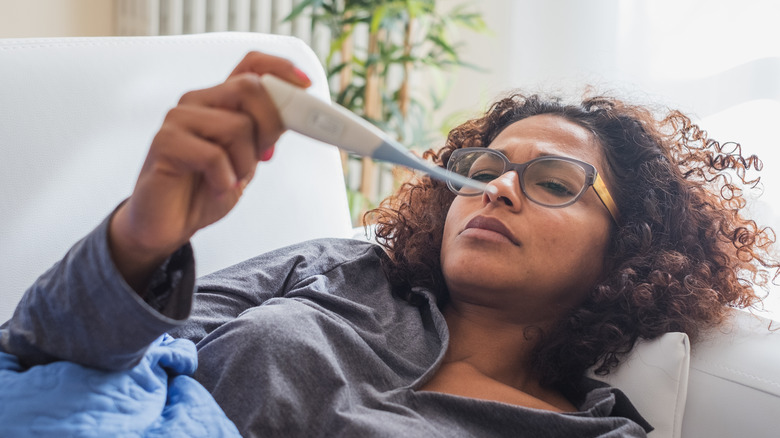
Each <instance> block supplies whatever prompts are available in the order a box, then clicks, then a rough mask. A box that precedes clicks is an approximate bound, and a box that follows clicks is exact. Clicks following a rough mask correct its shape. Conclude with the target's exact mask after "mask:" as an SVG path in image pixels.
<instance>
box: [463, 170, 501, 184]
mask: <svg viewBox="0 0 780 438" xmlns="http://www.w3.org/2000/svg"><path fill="white" fill-rule="evenodd" d="M468 177H469V178H471V179H473V180H477V181H482V182H490V181H493V180H494V179H496V178H498V177H499V174H498V172H496V171H495V170H493V169H481V170H479V169H477V170H473V171H471V172H469V175H468Z"/></svg>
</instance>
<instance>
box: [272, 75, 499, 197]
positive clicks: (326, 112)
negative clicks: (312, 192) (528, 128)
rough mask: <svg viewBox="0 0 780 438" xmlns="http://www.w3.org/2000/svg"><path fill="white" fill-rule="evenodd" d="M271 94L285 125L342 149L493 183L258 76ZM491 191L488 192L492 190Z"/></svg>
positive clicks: (454, 178) (446, 177)
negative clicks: (450, 167)
mask: <svg viewBox="0 0 780 438" xmlns="http://www.w3.org/2000/svg"><path fill="white" fill-rule="evenodd" d="M260 81H261V82H262V83H263V86H264V87H265V89H266V90H267V91H268V94H270V95H271V100H273V102H274V104H275V105H276V109H277V110H278V111H279V115H280V117H281V118H282V123H283V124H284V127H285V128H287V129H290V130H292V131H295V132H297V133H299V134H303V135H305V136H307V137H311V138H313V139H316V140H320V141H322V142H325V143H328V144H332V145H334V146H337V147H339V148H341V149H343V150H345V151H349V152H353V153H355V154H358V155H361V156H364V157H371V158H374V159H376V160H381V161H387V162H390V163H394V164H400V165H402V166H406V167H409V168H412V169H416V170H420V171H422V172H425V173H427V174H429V175H431V176H432V177H434V178H437V179H440V180H442V181H445V182H446V181H451V182H452V183H453V184H456V185H458V186H466V187H470V188H472V189H475V190H479V191H482V192H484V191H485V190H489V189H488V187H491V189H492V190H495V188H493V187H492V186H488V185H487V184H485V183H481V182H479V181H475V180H473V179H469V178H466V177H464V176H461V175H458V174H457V173H453V172H450V171H448V170H446V169H443V168H441V167H438V166H434V165H431V164H428V163H427V162H425V161H424V160H422V159H421V158H419V157H417V156H416V155H414V154H412V153H411V152H409V150H408V149H406V148H405V147H403V146H402V145H401V144H400V143H398V142H397V141H395V140H393V139H392V138H391V137H390V136H389V135H387V134H386V133H384V132H383V131H382V130H380V129H379V128H377V127H376V126H374V125H372V124H371V123H369V122H367V121H366V120H363V119H362V118H360V117H358V116H357V115H355V114H354V113H352V112H351V111H349V110H348V109H346V108H344V107H342V106H341V105H338V104H335V103H334V104H331V103H329V102H325V101H323V100H320V99H318V98H316V97H314V96H313V95H311V94H309V93H307V92H306V91H304V90H303V89H302V88H299V87H296V86H294V85H291V84H289V83H287V82H285V81H283V80H281V79H279V78H277V77H276V76H273V75H270V74H266V75H263V76H261V77H260ZM492 190H491V192H492Z"/></svg>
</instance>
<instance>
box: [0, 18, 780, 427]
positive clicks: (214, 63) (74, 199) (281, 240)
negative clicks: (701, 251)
mask: <svg viewBox="0 0 780 438" xmlns="http://www.w3.org/2000/svg"><path fill="white" fill-rule="evenodd" d="M253 49H256V50H262V51H266V52H269V53H274V54H278V55H282V56H286V57H288V58H290V59H292V60H293V61H294V62H295V63H296V64H298V65H299V66H300V67H301V68H302V69H303V70H304V71H305V72H306V73H307V74H308V75H309V77H311V78H312V79H313V81H314V86H313V87H312V90H311V92H313V93H315V94H317V95H318V96H320V97H321V98H323V99H327V98H328V90H327V84H326V80H325V75H324V72H323V70H322V68H321V67H320V64H319V62H318V61H317V59H316V57H315V55H314V54H313V53H312V51H311V50H309V48H308V47H306V46H305V45H304V44H303V43H302V42H301V41H299V40H296V39H293V38H289V37H281V36H272V35H261V34H241V33H227V34H206V35H195V36H177V37H132V38H70V39H68V38H62V39H29V40H28V39H17V40H0V103H1V105H2V106H0V148H2V151H1V152H0V186H2V191H0V279H2V285H3V286H2V290H0V321H5V320H6V319H7V318H8V317H10V316H11V312H12V311H13V307H14V306H15V304H16V302H17V301H18V300H19V298H20V296H21V294H22V293H23V291H24V289H25V288H26V287H27V286H28V285H29V284H30V283H31V282H32V281H33V280H34V279H35V278H36V277H37V275H38V274H40V273H41V272H43V271H44V270H45V269H47V268H48V267H49V266H50V265H51V264H52V263H53V262H54V261H56V260H57V259H59V258H60V257H61V256H62V255H63V254H64V253H65V251H66V250H67V249H68V247H69V246H70V245H71V244H72V243H73V242H75V241H76V240H77V239H78V238H79V237H80V236H82V235H83V234H85V233H86V232H88V231H89V230H90V229H91V228H92V227H94V226H95V225H96V224H97V223H98V222H99V221H100V220H102V219H103V218H104V217H105V216H106V215H107V214H109V212H110V211H111V210H112V208H113V207H114V206H115V205H116V204H117V203H119V202H120V201H121V200H122V199H123V198H124V197H126V196H127V195H128V194H129V193H130V191H131V189H132V186H133V183H134V181H135V177H136V174H137V172H138V170H139V168H140V165H141V163H142V161H143V158H144V156H145V153H146V148H147V146H148V144H149V142H150V140H151V138H152V136H153V135H154V133H155V132H156V130H157V128H158V127H159V125H160V123H161V121H162V118H163V116H164V114H165V113H166V111H167V110H168V109H169V108H170V107H172V106H173V105H175V104H176V102H177V99H178V97H179V95H180V94H181V93H182V92H184V91H187V90H190V89H195V88H202V87H206V86H209V85H214V84H217V83H219V82H220V81H222V80H223V79H224V78H225V77H226V76H227V75H228V73H229V72H230V71H231V69H232V67H233V66H234V65H235V64H236V63H237V62H238V61H239V60H240V59H241V58H242V57H243V55H244V54H245V53H246V52H247V51H249V50H253ZM351 235H352V231H351V227H350V222H349V215H348V211H347V201H346V195H345V190H344V183H343V178H342V174H341V164H340V160H339V156H338V152H337V151H336V150H335V149H334V148H332V147H329V146H325V145H322V144H319V143H317V142H315V141H312V140H309V139H305V138H303V137H300V136H298V135H296V134H292V133H288V134H285V136H284V137H283V139H282V140H281V141H280V143H279V145H278V148H277V153H276V155H275V156H274V158H273V160H272V161H271V162H270V163H267V164H262V165H261V167H260V168H259V170H258V176H257V178H256V180H255V181H254V182H253V184H252V185H250V187H249V189H248V190H247V193H246V195H245V197H244V199H242V201H241V202H240V204H239V206H238V207H237V208H236V209H235V210H234V211H233V212H232V213H231V214H230V215H229V216H228V217H227V218H226V219H225V220H223V221H221V222H219V223H218V224H216V225H214V226H212V227H210V228H209V229H207V230H205V231H204V232H203V233H201V234H200V235H199V236H198V237H197V238H196V240H195V241H194V245H195V251H196V257H197V260H198V270H199V273H200V274H205V273H208V272H210V271H213V270H215V269H218V268H221V267H224V266H227V265H230V264H232V263H235V262H237V261H240V260H242V259H245V258H247V257H250V256H253V255H256V254H258V253H261V252H263V251H266V250H269V249H272V248H277V247H280V246H283V245H286V244H289V243H293V242H296V241H301V240H305V239H311V238H316V237H325V236H333V237H349V236H351ZM768 324H769V321H768V320H766V319H761V318H757V317H753V316H751V315H749V314H747V313H745V312H740V311H735V312H734V319H733V321H731V322H730V323H729V324H727V325H726V326H725V327H723V328H722V329H720V330H717V331H713V332H712V333H709V334H707V336H706V337H705V339H703V340H702V341H701V342H699V343H697V344H696V345H693V346H689V343H688V339H687V337H686V336H685V335H683V334H680V333H670V334H668V335H666V336H663V337H661V338H660V339H657V340H655V341H652V342H645V343H642V344H641V345H640V346H639V347H638V348H637V349H636V350H635V352H634V354H633V355H632V357H631V358H630V360H629V361H628V362H627V363H626V364H624V365H623V366H621V368H620V369H619V371H618V372H617V373H616V374H615V375H613V376H611V377H610V378H609V380H610V381H611V382H612V383H613V384H615V385H616V386H618V387H620V388H622V389H623V390H624V391H626V392H627V393H628V395H629V397H630V398H631V399H632V401H633V402H634V404H635V405H636V406H637V407H638V409H639V410H640V412H641V413H642V414H643V415H644V416H645V417H646V418H647V419H648V420H649V421H650V422H651V423H652V424H654V425H655V426H656V430H655V431H654V432H652V433H651V435H650V436H651V437H672V436H684V437H694V438H695V437H742V436H746V437H775V436H780V334H778V333H776V332H771V331H769V330H767V325H768ZM777 327H778V325H777V323H775V328H777Z"/></svg>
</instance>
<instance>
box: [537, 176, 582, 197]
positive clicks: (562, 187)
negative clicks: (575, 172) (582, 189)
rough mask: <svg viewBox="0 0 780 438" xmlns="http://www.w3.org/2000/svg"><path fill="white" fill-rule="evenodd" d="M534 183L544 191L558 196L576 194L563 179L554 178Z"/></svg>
mask: <svg viewBox="0 0 780 438" xmlns="http://www.w3.org/2000/svg"><path fill="white" fill-rule="evenodd" d="M535 185H536V186H537V187H539V188H541V189H542V190H544V191H545V192H547V193H549V194H551V195H553V196H557V197H560V198H571V197H573V196H575V195H576V193H574V192H572V191H571V189H570V188H569V187H570V186H569V184H567V183H566V182H565V181H562V180H557V179H554V178H548V179H546V180H543V181H537V182H536V183H535Z"/></svg>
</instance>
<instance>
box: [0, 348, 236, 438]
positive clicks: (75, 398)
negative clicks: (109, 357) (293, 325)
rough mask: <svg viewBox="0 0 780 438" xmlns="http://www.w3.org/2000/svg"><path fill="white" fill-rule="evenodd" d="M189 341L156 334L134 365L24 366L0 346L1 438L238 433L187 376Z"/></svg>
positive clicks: (191, 360)
mask: <svg viewBox="0 0 780 438" xmlns="http://www.w3.org/2000/svg"><path fill="white" fill-rule="evenodd" d="M196 367H197V353H196V351H195V346H194V344H193V343H192V342H190V341H187V340H183V339H174V338H172V337H170V336H168V335H163V336H161V337H160V338H158V339H157V340H156V341H155V342H154V343H153V344H152V345H151V346H150V347H149V349H148V350H147V352H146V355H145V356H144V358H143V360H142V361H141V362H140V363H139V364H138V365H137V366H135V367H134V368H133V369H131V370H129V371H124V372H108V371H102V370H97V369H92V368H87V367H84V366H81V365H77V364H74V363H70V362H53V363H50V364H46V365H39V366H34V367H31V368H29V369H25V368H24V367H22V366H21V365H20V363H19V361H18V360H17V358H16V357H15V356H13V355H10V354H7V353H4V352H2V351H0V388H2V389H0V437H28V436H29V437H33V436H34V437H58V438H59V437H64V436H67V437H107V436H112V437H238V436H240V435H239V433H238V430H237V429H236V427H235V425H233V423H232V422H231V421H230V420H229V419H228V418H227V417H226V416H225V414H224V412H223V411H222V409H220V407H219V406H218V405H217V403H216V402H215V401H214V399H213V398H212V397H211V394H209V393H208V391H206V389H205V388H203V387H202V386H201V385H200V384H199V383H198V382H197V381H195V380H194V379H193V378H192V377H190V375H192V373H193V372H194V371H195V368H196Z"/></svg>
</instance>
